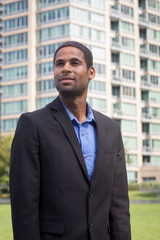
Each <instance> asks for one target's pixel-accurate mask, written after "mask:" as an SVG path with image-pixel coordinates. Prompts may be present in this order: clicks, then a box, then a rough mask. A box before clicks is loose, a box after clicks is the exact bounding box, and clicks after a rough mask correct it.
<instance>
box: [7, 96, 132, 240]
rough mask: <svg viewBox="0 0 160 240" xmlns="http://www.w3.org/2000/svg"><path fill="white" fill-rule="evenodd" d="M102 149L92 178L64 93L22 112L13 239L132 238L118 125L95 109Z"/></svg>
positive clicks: (13, 178) (14, 154) (13, 177)
mask: <svg viewBox="0 0 160 240" xmlns="http://www.w3.org/2000/svg"><path fill="white" fill-rule="evenodd" d="M93 114H94V116H95V119H96V127H97V142H98V148H97V149H98V151H97V158H96V164H95V170H94V173H93V177H92V180H91V182H90V181H89V177H88V174H87V169H86V166H85V162H84V159H83V155H82V151H81V148H80V144H79V142H78V139H77V136H76V133H75V130H74V128H73V125H72V122H71V120H70V119H69V117H68V115H67V113H66V111H65V109H64V107H63V106H62V104H61V102H60V99H59V97H57V98H56V99H55V100H54V101H53V102H52V103H50V104H48V105H47V106H46V107H44V108H43V109H40V110H37V111H35V112H32V113H25V114H22V115H21V117H20V119H19V122H18V126H17V129H16V132H15V137H14V140H13V144H12V150H11V170H10V190H11V207H12V222H13V232H14V240H57V239H63V240H90V239H91V240H130V239H131V236H130V220H129V201H128V191H127V178H126V167H125V158H124V148H123V144H122V138H121V133H120V129H119V126H118V124H117V123H116V122H115V121H113V120H111V119H110V118H108V117H106V116H105V115H102V114H101V113H98V112H96V111H94V110H93Z"/></svg>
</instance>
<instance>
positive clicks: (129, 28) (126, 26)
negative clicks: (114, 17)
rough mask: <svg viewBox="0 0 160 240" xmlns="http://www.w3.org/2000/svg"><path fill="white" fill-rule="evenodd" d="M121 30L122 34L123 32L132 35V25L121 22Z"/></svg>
mask: <svg viewBox="0 0 160 240" xmlns="http://www.w3.org/2000/svg"><path fill="white" fill-rule="evenodd" d="M121 28H122V32H124V33H131V34H133V33H134V25H133V23H129V22H125V21H122V22H121Z"/></svg>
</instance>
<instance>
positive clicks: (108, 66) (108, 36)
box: [1, 0, 160, 183]
mask: <svg viewBox="0 0 160 240" xmlns="http://www.w3.org/2000/svg"><path fill="white" fill-rule="evenodd" d="M2 5H3V6H2V9H3V17H2V22H3V32H2V40H3V49H2V55H3V62H2V65H1V67H2V75H1V76H2V81H1V86H2V98H1V132H2V133H3V134H5V133H9V132H13V131H14V130H15V127H16V124H17V120H18V118H19V116H20V114H22V113H23V112H26V111H33V110H35V109H39V108H41V107H43V106H45V105H46V104H47V103H49V102H51V101H52V100H53V99H54V98H55V97H56V96H57V91H56V89H55V85H54V79H53V71H54V69H53V55H54V52H55V49H56V48H57V47H58V46H59V45H60V44H61V43H62V42H64V41H66V40H75V41H80V42H82V43H83V44H85V45H86V46H88V47H89V48H90V49H91V51H92V53H93V56H94V67H95V69H96V77H95V79H94V80H92V81H91V82H90V85H89V93H88V98H87V100H88V102H89V103H90V105H91V106H92V107H93V108H94V109H96V110H99V111H101V112H102V113H104V114H106V115H108V116H110V117H112V118H113V119H115V120H116V121H117V122H118V123H119V124H120V126H121V130H122V135H123V141H124V146H125V151H126V164H127V173H128V181H129V182H130V181H136V182H139V183H141V182H143V181H150V180H152V181H154V180H156V181H160V0H128V1H127V0H110V1H106V0H99V1H96V0H37V1H36V0H17V1H13V0H5V1H2Z"/></svg>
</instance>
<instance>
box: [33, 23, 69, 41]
mask: <svg viewBox="0 0 160 240" xmlns="http://www.w3.org/2000/svg"><path fill="white" fill-rule="evenodd" d="M67 36H69V24H65V25H60V26H55V27H50V28H44V29H41V30H38V31H37V42H41V41H47V40H51V39H57V38H61V37H67Z"/></svg>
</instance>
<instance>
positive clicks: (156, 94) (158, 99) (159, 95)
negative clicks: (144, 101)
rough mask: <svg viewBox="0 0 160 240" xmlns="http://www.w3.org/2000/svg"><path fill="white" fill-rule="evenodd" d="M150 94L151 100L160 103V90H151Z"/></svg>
mask: <svg viewBox="0 0 160 240" xmlns="http://www.w3.org/2000/svg"><path fill="white" fill-rule="evenodd" d="M149 96H150V101H151V102H155V103H156V102H157V103H160V93H159V92H153V91H150V93H149Z"/></svg>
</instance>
